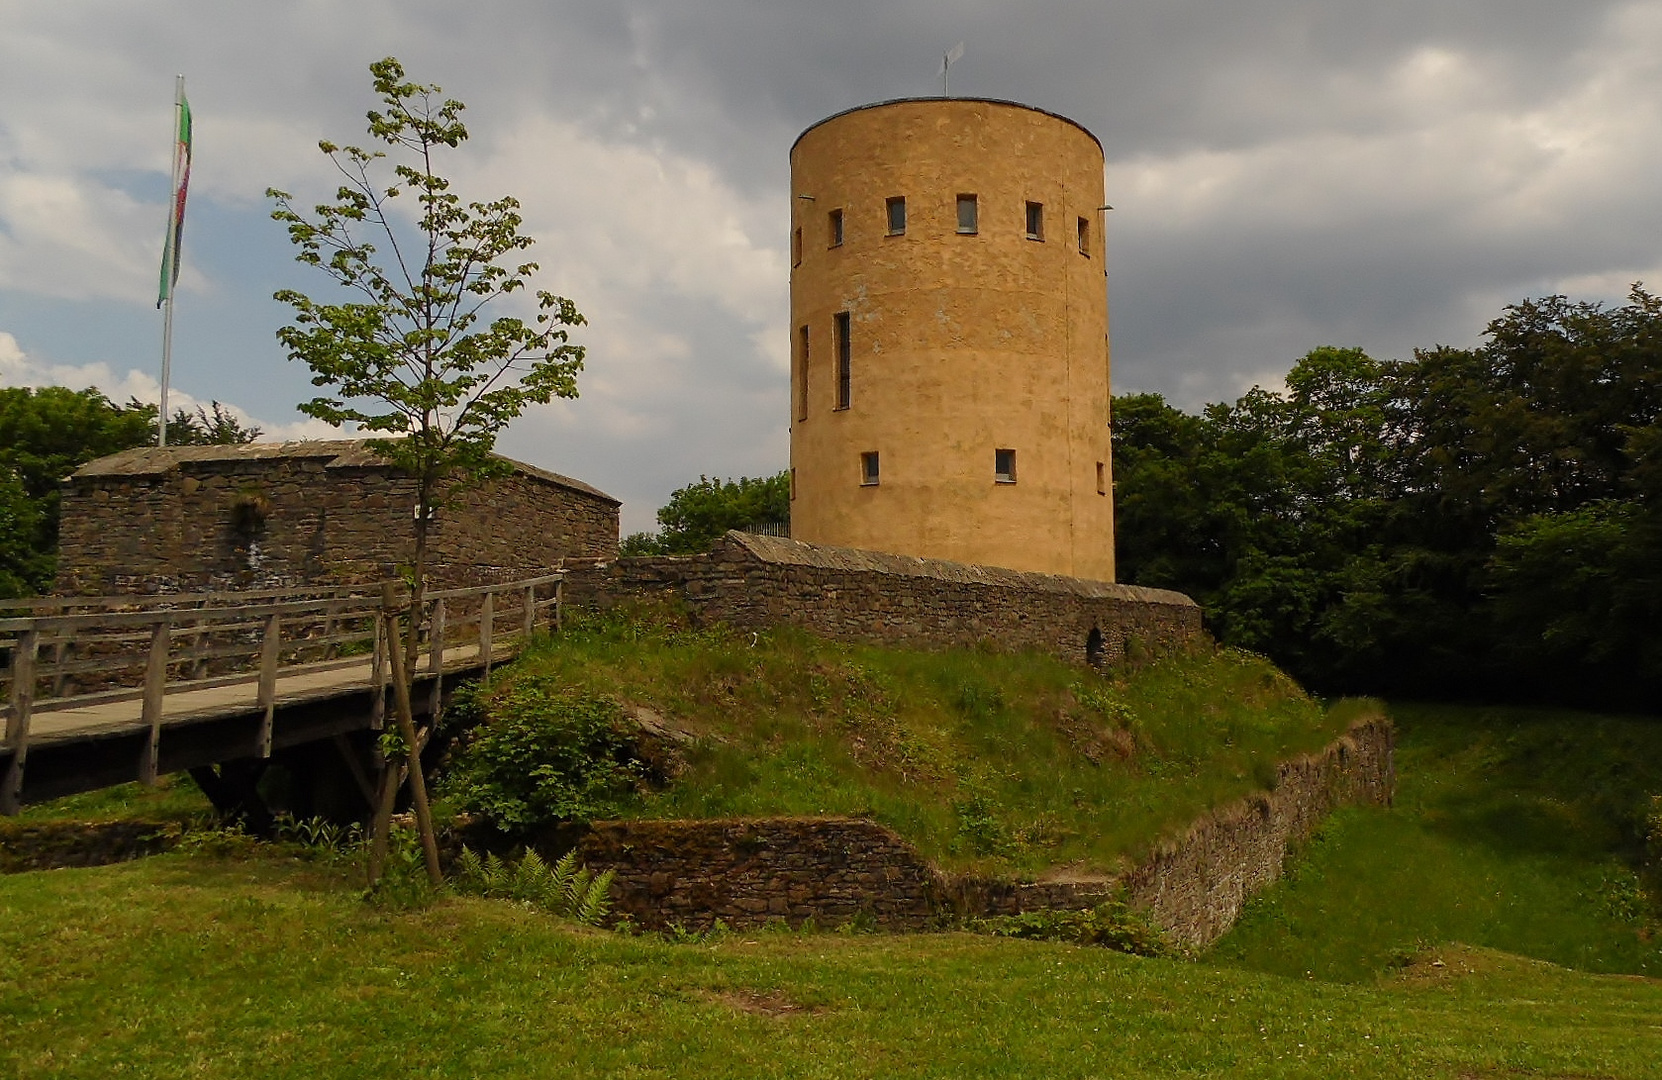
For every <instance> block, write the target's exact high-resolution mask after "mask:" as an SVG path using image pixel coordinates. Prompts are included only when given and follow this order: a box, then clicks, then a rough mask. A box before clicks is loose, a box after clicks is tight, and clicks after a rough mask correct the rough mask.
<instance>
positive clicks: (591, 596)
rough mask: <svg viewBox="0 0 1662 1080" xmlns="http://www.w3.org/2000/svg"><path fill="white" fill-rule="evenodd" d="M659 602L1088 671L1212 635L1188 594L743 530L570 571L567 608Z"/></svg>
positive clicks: (742, 621)
mask: <svg viewBox="0 0 1662 1080" xmlns="http://www.w3.org/2000/svg"><path fill="white" fill-rule="evenodd" d="M653 594H667V595H672V596H676V597H678V598H680V599H681V600H683V601H684V602H685V603H686V604H687V606H688V607H689V609H691V611H692V612H693V614H694V615H695V617H697V618H701V619H709V620H713V621H721V622H726V623H729V624H731V625H734V626H740V627H747V628H757V629H759V628H763V627H768V626H777V625H780V624H789V625H793V626H800V627H802V628H803V629H805V630H810V631H813V632H814V633H817V634H821V635H824V636H825V637H830V638H837V639H842V640H855V641H876V642H890V643H898V644H911V645H923V646H930V647H945V646H976V645H982V644H987V643H991V644H993V645H995V646H997V647H999V648H1001V649H1005V650H1010V651H1015V650H1020V649H1036V650H1039V651H1042V652H1047V653H1050V654H1052V655H1055V656H1058V657H1061V658H1062V659H1065V660H1068V661H1070V662H1073V663H1080V664H1084V663H1092V664H1096V665H1104V664H1107V665H1113V664H1118V663H1120V662H1122V661H1123V660H1125V659H1126V658H1127V657H1128V655H1129V656H1131V657H1132V658H1136V657H1137V655H1138V654H1139V653H1158V652H1167V651H1170V650H1174V649H1180V648H1182V647H1184V646H1185V645H1187V644H1188V643H1189V642H1191V641H1193V640H1195V639H1197V638H1198V637H1199V636H1200V635H1201V634H1202V633H1203V631H1202V629H1201V620H1200V608H1199V607H1198V606H1196V605H1195V603H1194V601H1192V600H1190V599H1189V598H1188V597H1186V596H1183V595H1182V594H1181V593H1174V592H1168V591H1165V590H1161V589H1144V588H1139V587H1137V586H1133V585H1116V584H1113V583H1110V582H1101V581H1085V580H1082V579H1078V578H1065V577H1058V576H1055V575H1051V574H1032V573H1023V572H1018V571H1013V570H1000V569H998V568H995V567H981V566H963V565H961V564H957V563H947V562H940V561H938V560H930V559H915V558H908V557H904V556H898V555H886V554H882V553H878V552H867V551H854V550H852V549H848V548H831V547H824V546H820V545H812V544H803V543H799V542H796V541H792V540H784V539H780V538H777V537H763V536H751V535H748V534H742V533H728V534H727V536H726V538H724V539H723V540H722V541H721V542H720V543H718V544H717V545H716V547H715V549H714V550H713V551H712V552H710V553H709V554H708V555H699V556H693V557H690V558H664V557H645V558H625V559H618V560H616V561H615V562H613V563H610V564H608V565H604V566H596V567H593V568H588V569H580V570H570V571H568V578H567V582H566V599H567V601H568V602H570V603H574V604H578V605H588V606H592V607H597V608H605V607H609V606H611V605H613V604H615V603H617V602H618V601H620V600H622V599H624V598H627V597H631V596H643V595H653ZM1093 631H1094V632H1095V633H1094V635H1093Z"/></svg>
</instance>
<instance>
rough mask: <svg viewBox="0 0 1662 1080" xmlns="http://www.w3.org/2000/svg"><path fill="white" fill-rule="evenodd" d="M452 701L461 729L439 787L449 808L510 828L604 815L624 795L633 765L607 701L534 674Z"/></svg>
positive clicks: (626, 736) (636, 769)
mask: <svg viewBox="0 0 1662 1080" xmlns="http://www.w3.org/2000/svg"><path fill="white" fill-rule="evenodd" d="M458 698H459V700H458V702H457V707H456V708H453V709H452V719H456V718H462V719H463V721H464V724H465V727H464V730H463V731H462V732H461V735H460V737H459V738H458V739H457V744H456V746H455V748H454V749H453V751H452V753H451V756H450V759H449V763H448V765H447V766H446V768H445V776H444V781H443V783H442V784H441V785H440V788H439V792H440V795H441V796H442V797H444V798H447V799H449V800H450V801H451V802H453V803H454V804H455V805H456V808H457V809H459V810H462V811H465V812H468V813H473V814H478V815H480V816H482V817H484V818H485V819H486V820H487V821H489V822H490V823H491V824H493V825H495V826H496V827H497V828H499V829H502V830H504V831H507V832H514V831H518V830H522V829H525V828H528V827H530V826H533V825H540V824H544V823H546V822H550V821H570V820H586V819H588V818H593V817H609V816H612V815H615V814H616V813H617V812H618V810H619V809H620V806H621V803H622V802H623V800H625V799H627V798H628V797H629V796H630V795H631V794H632V793H633V791H634V785H635V781H636V780H637V779H638V778H639V777H640V776H641V774H642V769H641V767H640V764H639V763H638V762H637V761H635V759H634V757H633V743H632V740H631V737H630V736H631V732H630V729H629V727H628V725H627V724H626V723H625V721H624V717H623V711H622V710H621V709H620V708H618V706H617V704H616V703H615V702H612V701H609V700H607V699H605V698H602V697H598V696H595V695H593V694H587V693H583V692H581V691H575V690H572V689H571V688H569V687H565V686H561V685H559V684H558V683H556V682H555V681H554V680H553V679H551V678H549V677H547V676H538V675H535V674H526V675H516V676H515V677H512V678H509V679H501V680H498V682H497V683H496V685H495V687H493V688H489V689H486V688H481V687H477V686H475V687H473V688H471V689H469V690H466V691H465V692H461V693H459V694H458ZM485 714H488V717H489V719H488V721H486V720H484V719H483V716H484V715H485Z"/></svg>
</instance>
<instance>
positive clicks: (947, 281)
mask: <svg viewBox="0 0 1662 1080" xmlns="http://www.w3.org/2000/svg"><path fill="white" fill-rule="evenodd" d="M791 173H792V195H793V199H792V214H793V230H794V229H797V228H800V229H801V230H802V240H801V244H800V251H801V258H800V262H799V263H798V264H797V265H795V266H794V268H793V270H792V275H791V340H792V355H793V363H792V388H791V406H790V407H791V417H792V427H791V467H792V469H793V477H794V481H795V493H796V497H795V500H794V502H793V503H792V506H791V532H792V536H793V537H795V538H796V539H799V540H805V541H808V542H810V543H819V544H833V545H838V546H844V547H853V548H862V549H867V550H875V551H887V552H893V553H896V554H903V555H919V556H926V557H931V558H939V559H948V560H952V561H954V562H962V563H977V564H983V565H990V566H1002V567H1009V568H1012V569H1018V570H1032V571H1040V572H1045V573H1054V574H1064V575H1068V576H1072V577H1081V578H1089V579H1095V580H1102V581H1112V580H1113V578H1114V542H1113V499H1112V496H1111V494H1106V493H1103V494H1099V492H1098V470H1097V465H1098V463H1099V462H1100V463H1101V464H1102V466H1103V476H1102V481H1103V485H1102V486H1103V489H1104V491H1105V492H1111V491H1112V467H1111V459H1110V455H1109V430H1108V385H1109V357H1108V341H1107V292H1106V283H1105V280H1104V260H1103V235H1102V233H1103V214H1102V213H1101V212H1100V211H1099V209H1098V208H1099V207H1101V206H1102V205H1103V157H1102V149H1101V147H1100V146H1099V145H1098V143H1097V142H1096V140H1095V138H1094V137H1092V136H1091V135H1090V133H1089V132H1087V131H1085V130H1084V129H1083V128H1081V127H1079V126H1078V125H1076V124H1074V123H1072V122H1071V121H1068V120H1065V119H1063V118H1061V117H1058V116H1054V115H1052V114H1049V113H1045V112H1041V111H1039V110H1036V109H1030V108H1027V107H1025V106H1020V105H1015V104H1010V103H1004V102H993V101H978V100H971V99H948V100H942V99H923V100H915V101H900V102H890V103H885V104H882V105H875V106H870V107H867V108H864V109H858V110H855V111H852V112H849V113H845V114H842V115H840V116H836V117H833V118H831V119H829V120H826V121H823V122H821V123H820V124H819V125H817V126H815V127H813V128H810V129H809V130H808V131H806V132H805V133H804V134H803V135H802V137H801V138H800V139H799V140H798V142H797V144H796V146H795V147H794V148H793V149H792V152H791ZM960 194H974V195H975V196H976V197H977V205H978V210H979V222H978V231H977V232H976V233H975V234H974V235H961V234H959V233H958V231H957V196H958V195H960ZM803 195H807V196H812V200H809V199H805V198H799V197H797V196H803ZM893 196H905V198H906V205H907V219H908V220H907V227H906V232H905V235H903V236H890V235H888V234H887V232H888V230H887V218H886V213H885V203H886V200H887V199H889V198H890V197H893ZM1029 201H1032V202H1038V203H1042V204H1043V205H1044V218H1045V222H1044V224H1045V238H1044V239H1043V240H1042V241H1035V240H1030V239H1028V238H1027V237H1026V220H1025V214H1026V203H1027V202H1029ZM838 209H840V210H842V212H843V222H844V240H843V243H842V245H841V246H839V247H830V246H828V241H829V225H828V215H829V213H830V212H831V211H833V210H838ZM1079 218H1085V219H1086V221H1087V222H1088V228H1089V233H1090V236H1089V245H1088V251H1087V252H1086V253H1083V254H1082V253H1081V252H1080V250H1079V246H1078V243H1077V232H1076V226H1077V221H1078V219H1079ZM793 241H794V232H793ZM793 246H794V245H793ZM841 311H847V312H848V313H849V316H850V325H851V334H850V341H851V345H852V349H851V352H852V377H851V391H852V393H851V402H850V407H849V408H847V409H843V410H839V409H837V408H836V407H835V406H836V391H837V386H836V348H835V343H834V341H833V319H834V316H835V315H836V313H838V312H841ZM804 326H806V327H808V333H809V349H808V356H807V360H806V364H805V365H804V363H803V362H802V357H801V355H800V353H801V328H802V327H804ZM804 378H805V379H806V388H805V390H804V385H803V381H804ZM804 398H805V401H806V415H805V416H804V415H803V412H802V411H801V406H802V404H803V402H804ZM1000 448H1009V449H1014V450H1015V451H1016V483H1014V484H1000V483H995V480H994V451H995V450H997V449H1000ZM873 450H875V451H877V452H878V453H879V455H880V458H879V460H880V464H881V481H880V483H879V484H877V485H876V486H866V485H862V484H861V475H860V469H861V465H860V455H861V454H862V453H864V452H867V451H873Z"/></svg>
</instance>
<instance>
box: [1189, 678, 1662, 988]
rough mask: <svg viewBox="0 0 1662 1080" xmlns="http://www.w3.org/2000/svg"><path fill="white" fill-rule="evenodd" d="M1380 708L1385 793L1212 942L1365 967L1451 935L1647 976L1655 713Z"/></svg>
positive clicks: (1251, 953) (1660, 938) (1276, 958)
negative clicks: (1387, 772)
mask: <svg viewBox="0 0 1662 1080" xmlns="http://www.w3.org/2000/svg"><path fill="white" fill-rule="evenodd" d="M1391 716H1392V719H1393V720H1394V721H1395V722H1396V725H1397V778H1398V789H1397V801H1396V806H1395V807H1394V808H1393V809H1390V810H1375V809H1368V808H1351V809H1346V810H1342V811H1340V812H1339V813H1338V814H1336V815H1334V817H1333V818H1331V819H1330V820H1329V821H1328V823H1327V824H1326V826H1325V827H1324V828H1323V830H1322V834H1321V836H1320V838H1319V839H1318V840H1317V841H1316V842H1315V843H1314V844H1313V845H1312V846H1311V847H1310V848H1309V849H1308V850H1307V851H1306V852H1305V854H1304V856H1303V857H1302V858H1301V859H1300V861H1299V862H1298V864H1297V865H1296V866H1295V867H1294V869H1293V873H1292V874H1291V876H1289V877H1288V878H1287V879H1285V880H1284V881H1282V882H1281V883H1280V884H1278V885H1277V886H1275V887H1274V888H1272V889H1271V890H1270V891H1269V892H1267V893H1265V894H1264V895H1263V896H1261V897H1259V898H1258V899H1257V900H1255V901H1254V902H1253V903H1252V904H1251V905H1250V906H1249V907H1248V909H1247V913H1246V915H1245V917H1244V918H1243V919H1242V921H1241V923H1240V924H1239V925H1238V926H1237V927H1236V928H1235V930H1234V931H1233V932H1231V933H1230V934H1229V935H1228V936H1227V937H1225V938H1224V939H1223V940H1222V941H1221V942H1219V944H1218V946H1217V948H1216V951H1215V954H1214V955H1215V956H1217V957H1218V958H1220V959H1226V960H1229V961H1232V962H1235V963H1241V964H1244V965H1247V966H1250V967H1253V968H1257V969H1260V970H1265V971H1273V972H1279V973H1283V974H1290V975H1299V976H1303V975H1305V974H1306V973H1308V974H1310V975H1313V976H1315V977H1317V978H1339V979H1365V978H1370V977H1373V976H1374V975H1376V974H1378V973H1379V972H1381V971H1384V970H1389V969H1390V968H1392V967H1394V966H1397V965H1400V964H1404V963H1409V962H1411V961H1412V959H1413V958H1414V957H1417V956H1422V955H1424V954H1425V951H1426V949H1427V948H1428V947H1435V946H1440V945H1441V944H1442V943H1445V942H1454V941H1459V942H1465V943H1467V944H1469V945H1477V946H1486V947H1489V948H1495V949H1504V950H1506V951H1508V952H1514V953H1521V954H1524V955H1526V956H1531V957H1536V958H1539V959H1542V960H1548V961H1552V962H1553V963H1558V964H1564V965H1567V966H1571V967H1576V968H1580V969H1583V970H1587V971H1601V972H1626V973H1630V974H1641V975H1650V976H1662V910H1658V905H1657V900H1656V898H1655V886H1657V885H1662V881H1658V880H1656V875H1657V872H1658V871H1659V870H1662V866H1659V865H1658V862H1659V861H1662V846H1656V843H1657V841H1662V836H1657V837H1656V839H1655V840H1653V841H1652V842H1651V843H1652V846H1651V847H1650V849H1649V850H1647V837H1646V833H1647V832H1651V831H1652V830H1655V829H1656V828H1657V827H1658V825H1659V824H1662V823H1658V822H1656V821H1655V820H1654V814H1655V807H1656V802H1655V801H1653V800H1654V797H1656V796H1659V795H1662V719H1658V718H1640V717H1617V716H1594V715H1590V714H1585V713H1572V712H1564V711H1552V710H1530V709H1517V708H1511V709H1481V708H1461V707H1454V706H1430V705H1425V706H1401V707H1398V706H1392V708H1391ZM1647 864H1648V867H1649V868H1648V869H1647V868H1646V867H1647ZM1647 874H1648V875H1651V877H1652V880H1651V884H1652V887H1653V888H1652V894H1651V895H1647V893H1646V891H1645V890H1644V888H1643V887H1642V885H1643V881H1642V877H1643V876H1644V875H1647Z"/></svg>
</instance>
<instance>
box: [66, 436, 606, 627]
mask: <svg viewBox="0 0 1662 1080" xmlns="http://www.w3.org/2000/svg"><path fill="white" fill-rule="evenodd" d="M504 460H507V459H504ZM508 463H509V464H510V465H511V466H512V471H511V473H510V474H509V475H507V476H506V477H503V478H502V479H499V480H493V481H491V482H489V483H487V484H484V485H482V486H480V487H477V488H472V489H469V490H466V491H465V492H463V493H462V494H460V495H459V496H458V497H457V498H456V499H455V500H453V501H452V502H451V503H450V504H449V505H446V506H444V507H443V508H441V509H440V510H439V512H438V514H437V516H436V518H435V520H434V523H433V527H432V532H431V534H430V539H429V543H430V548H429V567H430V574H431V580H433V581H434V582H435V583H437V584H446V585H467V584H482V583H486V582H489V581H496V580H507V579H511V578H514V577H521V576H527V575H530V574H535V573H540V572H545V571H548V570H550V569H552V568H555V567H557V566H559V565H560V562H561V560H562V559H567V558H580V559H584V560H594V559H610V558H613V557H614V556H616V554H617V543H618V505H619V504H618V500H616V499H614V498H612V497H611V496H610V495H607V494H606V493H605V492H602V491H599V490H597V489H595V488H593V487H590V486H589V485H587V484H585V483H582V482H581V481H578V480H573V479H571V478H570V477H566V476H560V475H558V474H557V473H551V472H546V471H544V470H542V469H538V468H535V467H533V466H530V465H526V464H524V463H522V462H517V461H509V462H508ZM415 501H416V485H415V481H414V480H413V479H412V478H411V477H409V476H408V475H405V474H402V473H399V472H398V471H396V470H395V469H393V468H392V467H391V466H390V465H388V464H387V463H386V462H385V461H383V460H382V459H381V458H379V457H377V456H376V455H375V454H374V453H373V452H372V451H370V450H369V448H368V447H367V446H366V445H365V443H364V442H362V441H359V440H336V441H320V442H289V443H250V444H247V445H242V446H170V447H167V448H165V449H159V448H155V447H142V448H138V449H133V450H125V451H122V452H121V453H119V454H112V455H110V456H108V457H103V458H99V459H98V460H96V461H92V462H89V463H87V464H86V465H83V466H82V467H81V468H80V469H78V470H77V471H76V472H75V474H74V475H73V476H71V477H70V478H69V481H68V482H67V483H66V485H65V487H64V492H63V504H62V517H61V530H60V535H59V549H58V552H59V553H58V579H57V589H56V591H57V592H59V593H61V594H82V595H86V594H99V593H122V592H171V591H175V590H197V589H221V588H288V587H294V586H300V585H322V584H346V583H356V582H366V581H375V580H380V579H383V578H387V577H391V576H393V575H394V574H395V573H396V571H397V568H398V567H399V566H400V565H408V564H409V563H410V562H411V560H412V558H413V552H414V543H415V541H414V530H413V529H412V527H411V522H412V518H413V516H414V512H415Z"/></svg>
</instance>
